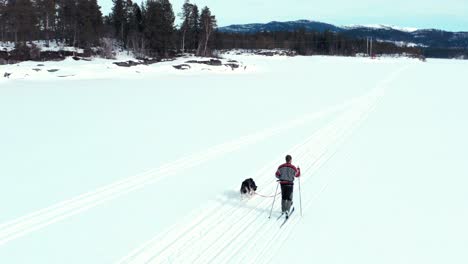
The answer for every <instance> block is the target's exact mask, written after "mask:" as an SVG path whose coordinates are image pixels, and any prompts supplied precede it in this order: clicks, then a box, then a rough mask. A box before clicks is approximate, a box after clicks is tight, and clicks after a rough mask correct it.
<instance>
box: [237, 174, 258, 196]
mask: <svg viewBox="0 0 468 264" xmlns="http://www.w3.org/2000/svg"><path fill="white" fill-rule="evenodd" d="M256 190H257V185H256V184H255V182H254V180H253V179H252V178H249V179H246V180H244V181H243V182H242V185H241V188H240V193H241V195H242V194H244V195H247V194H250V195H252V194H253V193H254V192H255V191H256Z"/></svg>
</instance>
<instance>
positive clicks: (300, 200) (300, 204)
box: [299, 177, 302, 217]
mask: <svg viewBox="0 0 468 264" xmlns="http://www.w3.org/2000/svg"><path fill="white" fill-rule="evenodd" d="M299 206H300V207H301V217H302V198H301V177H299Z"/></svg>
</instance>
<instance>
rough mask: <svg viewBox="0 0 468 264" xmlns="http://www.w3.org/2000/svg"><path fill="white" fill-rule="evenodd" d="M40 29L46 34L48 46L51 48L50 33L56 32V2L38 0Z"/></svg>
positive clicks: (52, 0)
mask: <svg viewBox="0 0 468 264" xmlns="http://www.w3.org/2000/svg"><path fill="white" fill-rule="evenodd" d="M36 6H37V8H36V9H37V11H38V13H39V23H40V27H41V29H42V30H43V32H44V37H45V40H46V46H49V40H50V33H51V32H53V31H54V30H55V28H54V27H55V13H56V6H55V1H54V0H36Z"/></svg>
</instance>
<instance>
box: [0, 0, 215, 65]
mask: <svg viewBox="0 0 468 264" xmlns="http://www.w3.org/2000/svg"><path fill="white" fill-rule="evenodd" d="M100 9H101V7H100V6H99V5H98V4H97V0H0V41H2V42H3V41H13V42H15V43H26V42H30V41H34V40H45V41H46V45H49V42H50V40H56V41H58V42H64V43H66V44H67V45H70V46H74V47H81V48H91V47H98V46H100V45H103V43H101V42H100V41H101V40H102V39H103V38H112V39H116V40H117V41H118V42H119V43H120V44H121V45H122V46H123V47H125V48H128V49H130V50H133V51H135V52H136V53H138V54H141V55H151V56H153V55H154V56H160V57H167V56H172V55H173V54H174V53H175V52H176V51H177V50H182V51H184V52H185V51H189V52H195V53H197V55H200V56H207V55H209V54H211V52H212V50H211V46H209V44H210V43H211V42H210V39H211V38H212V36H213V35H214V31H215V29H216V27H217V25H216V17H215V16H214V15H213V14H212V13H211V11H210V9H209V8H208V7H206V6H205V7H203V8H202V9H201V11H199V8H198V6H197V5H195V4H192V3H190V2H189V0H186V1H185V3H184V5H183V7H182V10H181V12H180V14H179V16H180V18H181V21H182V23H181V25H180V28H179V29H177V28H176V26H175V24H174V22H175V14H174V11H173V8H172V5H171V3H170V2H169V0H147V1H143V2H142V3H141V4H140V5H139V4H137V3H136V2H133V1H131V0H113V7H112V12H111V13H110V14H109V15H107V16H103V14H102V12H101V10H100Z"/></svg>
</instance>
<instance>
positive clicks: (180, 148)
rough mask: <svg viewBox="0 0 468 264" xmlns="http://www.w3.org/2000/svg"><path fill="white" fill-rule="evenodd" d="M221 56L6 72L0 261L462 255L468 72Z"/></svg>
mask: <svg viewBox="0 0 468 264" xmlns="http://www.w3.org/2000/svg"><path fill="white" fill-rule="evenodd" d="M228 57H229V58H232V59H235V60H238V61H240V62H242V63H241V64H242V65H243V66H245V67H241V68H239V69H237V70H231V69H229V68H227V67H221V68H220V67H219V66H218V67H216V66H206V65H197V66H194V67H193V68H192V69H190V70H187V71H180V70H176V69H174V68H173V67H172V65H174V64H177V63H183V62H184V59H180V60H178V61H175V62H164V63H159V64H154V65H151V66H136V67H130V68H121V67H117V66H115V65H112V63H111V62H109V61H105V60H95V61H93V62H85V61H79V62H75V61H71V60H70V61H64V62H51V63H45V64H44V66H41V67H44V68H47V69H60V70H59V71H58V72H60V71H62V72H64V73H66V75H69V76H68V77H66V78H65V77H62V78H57V77H58V76H55V75H53V74H58V72H48V71H34V70H31V68H33V67H36V66H37V65H33V64H32V63H29V62H26V63H21V64H20V65H19V66H18V65H8V66H0V72H13V74H12V75H11V78H9V79H7V78H0V120H1V124H0V146H1V148H0V160H1V166H0V175H1V177H0V179H1V186H2V187H3V188H2V192H0V208H1V213H0V263H165V262H167V263H284V262H285V261H286V262H290V263H310V262H315V263H466V262H467V261H468V256H467V254H466V248H467V247H468V227H467V226H466V222H468V204H467V201H468V192H467V191H466V186H467V184H468V180H467V179H466V175H467V174H468V166H467V165H466V158H465V156H464V154H465V152H466V149H467V147H468V140H467V139H466V134H467V132H468V131H467V130H468V127H467V125H466V122H464V119H465V116H466V114H467V113H468V107H467V106H466V103H465V100H466V98H467V95H468V92H467V91H466V89H465V88H466V85H464V83H465V80H464V78H465V77H464V74H465V73H466V71H467V70H468V63H467V62H466V61H456V60H427V62H420V61H418V60H411V59H404V58H400V59H392V58H380V59H376V60H371V59H367V58H343V57H279V56H278V57H262V56H252V55H250V56H243V55H229V56H226V59H228ZM36 64H37V63H36ZM224 68H226V69H224ZM227 69H229V70H227ZM64 73H62V74H64ZM26 74H27V75H26ZM15 75H16V77H15ZM18 76H19V77H18ZM287 153H289V154H291V155H292V156H293V164H296V165H299V166H300V167H301V168H302V172H303V176H302V178H301V193H302V196H301V198H302V199H301V201H300V200H299V190H298V184H296V186H295V194H294V195H295V196H294V197H295V200H294V205H295V207H296V211H295V213H294V214H293V216H292V217H291V219H290V221H289V222H288V223H286V225H285V226H283V227H282V228H281V229H280V228H279V225H280V224H281V220H276V218H277V216H278V215H279V205H280V203H278V201H277V202H276V203H275V207H274V210H273V216H272V218H271V219H268V215H269V213H270V208H271V205H272V202H273V200H272V198H268V197H261V196H254V197H252V198H251V199H250V200H242V201H241V200H240V199H239V194H238V189H239V187H240V183H241V182H242V181H243V180H244V179H245V178H250V177H252V178H254V180H255V181H256V182H257V185H258V186H259V188H258V190H257V191H258V193H259V194H261V195H265V196H271V195H274V193H275V188H276V183H275V181H274V176H273V175H274V172H275V170H276V167H277V166H278V165H279V164H281V163H282V162H283V158H284V156H285V154H287ZM301 204H302V217H301V210H300V208H301V206H300V205H301Z"/></svg>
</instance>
